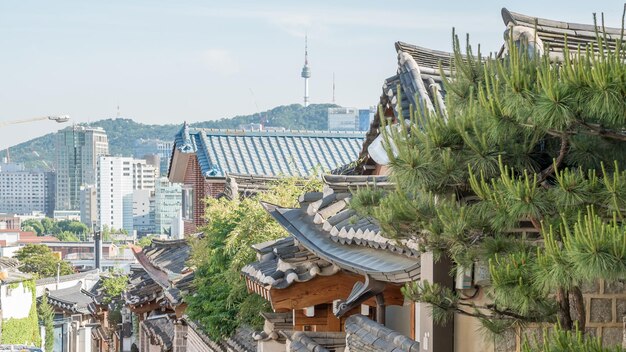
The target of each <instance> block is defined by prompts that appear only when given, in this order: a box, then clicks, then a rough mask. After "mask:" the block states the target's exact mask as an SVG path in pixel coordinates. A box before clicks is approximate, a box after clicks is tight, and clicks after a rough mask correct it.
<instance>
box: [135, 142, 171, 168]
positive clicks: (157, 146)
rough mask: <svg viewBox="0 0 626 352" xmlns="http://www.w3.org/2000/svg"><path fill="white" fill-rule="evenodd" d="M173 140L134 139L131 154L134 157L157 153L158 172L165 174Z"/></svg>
mask: <svg viewBox="0 0 626 352" xmlns="http://www.w3.org/2000/svg"><path fill="white" fill-rule="evenodd" d="M173 147H174V141H169V142H167V141H162V140H158V139H138V140H136V141H135V144H134V148H133V149H134V150H133V155H134V156H135V158H145V157H146V155H158V156H159V158H160V161H159V162H160V167H159V169H160V170H159V171H160V172H159V173H160V174H161V175H167V170H168V168H169V166H170V157H171V156H172V148H173Z"/></svg>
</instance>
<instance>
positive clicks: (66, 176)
mask: <svg viewBox="0 0 626 352" xmlns="http://www.w3.org/2000/svg"><path fill="white" fill-rule="evenodd" d="M55 144H56V145H55V147H56V153H57V158H56V170H57V177H56V209H57V210H79V209H80V186H82V185H87V184H95V183H96V176H95V172H96V165H97V163H98V157H100V156H101V155H107V154H109V142H108V139H107V135H106V132H105V131H104V130H103V129H102V128H97V127H96V128H92V127H86V126H80V125H74V126H71V127H67V128H65V129H63V130H61V131H59V132H58V133H57V135H56V143H55Z"/></svg>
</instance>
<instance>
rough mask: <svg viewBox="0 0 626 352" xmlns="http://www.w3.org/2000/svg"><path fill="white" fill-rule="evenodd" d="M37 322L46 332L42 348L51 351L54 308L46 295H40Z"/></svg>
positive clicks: (52, 345)
mask: <svg viewBox="0 0 626 352" xmlns="http://www.w3.org/2000/svg"><path fill="white" fill-rule="evenodd" d="M38 315H39V324H40V325H42V326H43V327H44V329H45V332H46V338H45V341H44V348H45V350H46V351H52V349H53V347H54V309H53V308H52V306H50V304H49V303H48V295H47V294H45V295H43V296H41V301H40V302H39V307H38Z"/></svg>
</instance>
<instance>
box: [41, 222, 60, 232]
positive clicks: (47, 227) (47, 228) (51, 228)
mask: <svg viewBox="0 0 626 352" xmlns="http://www.w3.org/2000/svg"><path fill="white" fill-rule="evenodd" d="M55 224H56V223H55V221H54V220H53V219H51V218H43V219H41V226H43V229H44V231H43V233H44V235H52V234H56V233H57V231H58V229H56V228H55V227H56V226H55Z"/></svg>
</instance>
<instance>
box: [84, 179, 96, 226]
mask: <svg viewBox="0 0 626 352" xmlns="http://www.w3.org/2000/svg"><path fill="white" fill-rule="evenodd" d="M97 199H98V198H97V190H96V185H84V186H81V188H80V222H82V223H83V224H85V225H87V226H88V227H89V228H90V229H91V228H92V226H93V225H95V224H96V223H97V222H98V201H97Z"/></svg>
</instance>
